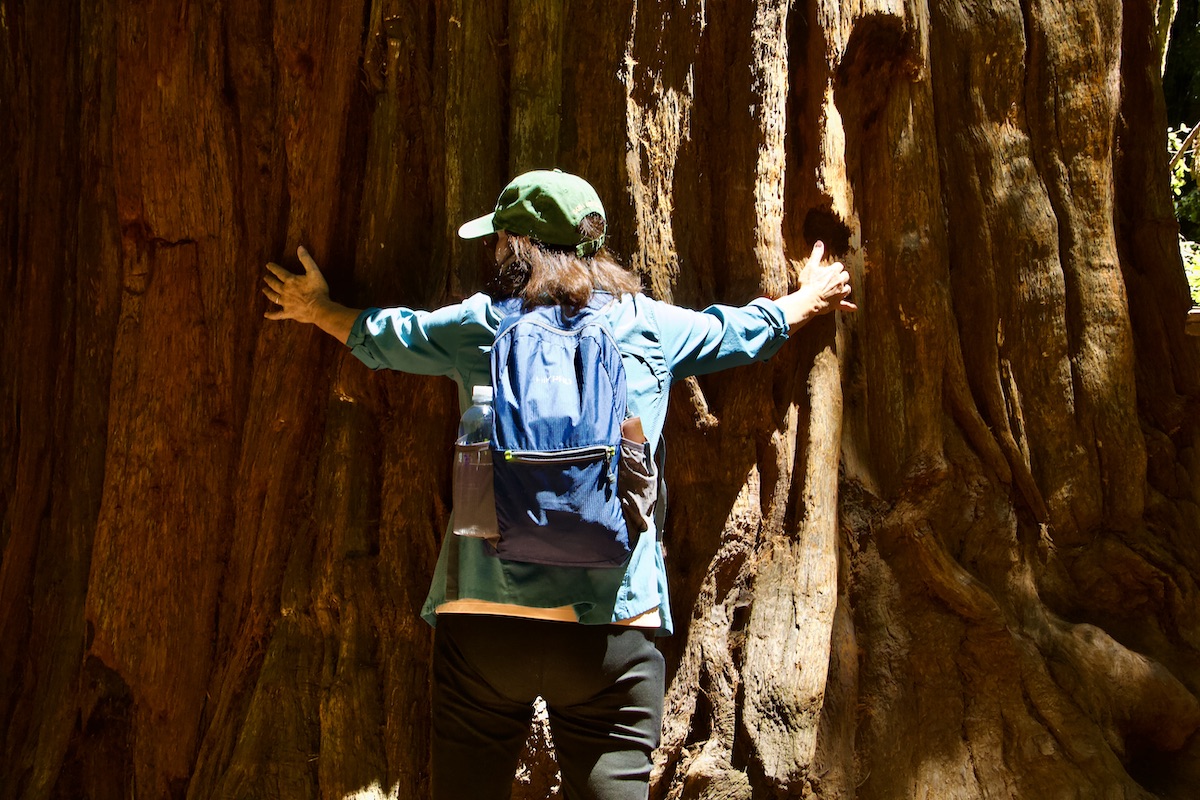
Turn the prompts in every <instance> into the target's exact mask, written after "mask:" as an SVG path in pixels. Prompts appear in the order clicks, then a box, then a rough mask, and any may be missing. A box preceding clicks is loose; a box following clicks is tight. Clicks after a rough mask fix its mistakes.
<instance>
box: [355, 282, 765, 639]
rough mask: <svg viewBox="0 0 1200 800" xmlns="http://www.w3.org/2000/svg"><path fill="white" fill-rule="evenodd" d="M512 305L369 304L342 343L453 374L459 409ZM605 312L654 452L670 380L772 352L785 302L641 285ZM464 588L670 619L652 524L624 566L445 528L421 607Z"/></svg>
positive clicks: (635, 411) (531, 602)
mask: <svg viewBox="0 0 1200 800" xmlns="http://www.w3.org/2000/svg"><path fill="white" fill-rule="evenodd" d="M511 310H512V307H511V304H507V305H506V304H499V303H494V302H493V301H492V300H491V298H489V297H488V296H487V295H484V294H477V295H474V296H473V297H470V298H468V299H466V300H465V301H463V302H462V303H458V304H455V305H450V306H445V307H444V308H440V309H437V310H436V311H416V310H412V309H407V308H390V309H377V308H372V309H367V310H366V311H364V312H363V313H362V314H360V315H359V317H358V319H357V320H356V321H355V323H354V327H353V328H352V329H351V331H350V338H349V339H348V340H347V341H346V344H347V346H348V347H349V348H350V351H351V352H352V353H353V354H354V356H355V357H356V358H358V359H359V360H360V361H362V362H363V363H364V364H366V365H367V366H368V367H370V368H372V369H395V370H401V371H404V372H412V373H416V374H419V375H445V376H446V377H448V378H452V379H454V381H455V383H457V384H458V400H459V406H460V410H466V408H467V407H468V406H469V405H470V404H471V387H472V386H479V385H489V384H490V383H491V374H490V360H489V355H490V351H491V346H492V341H493V339H494V338H495V335H496V330H497V328H498V327H499V326H500V322H501V320H502V319H503V318H504V316H505V315H506V314H507V313H511ZM605 313H606V314H607V316H608V321H609V324H610V326H611V327H612V331H613V335H614V337H615V338H616V341H617V347H618V348H619V349H620V351H621V358H622V364H623V365H624V367H625V379H626V385H627V390H628V403H629V413H630V414H631V415H634V416H640V417H641V418H642V427H643V429H644V430H645V432H646V438H647V439H649V440H650V442H651V444H652V447H653V448H654V450H655V452H656V453H657V450H658V448H659V447H660V446H661V444H660V443H661V440H662V430H663V425H664V424H665V422H666V418H667V397H668V394H669V392H670V389H671V385H672V384H673V383H674V382H675V381H677V380H679V379H681V378H686V377H687V376H689V375H701V374H704V373H709V372H716V371H717V370H722V369H728V368H729V367H736V366H740V365H743V364H749V363H751V362H753V361H760V360H764V359H767V358H770V357H771V356H772V355H774V354H775V353H776V352H777V351H778V350H779V348H780V347H781V346H782V345H783V343H784V342H785V341H786V340H787V335H788V334H787V322H786V321H785V319H784V315H783V311H782V310H781V309H780V308H779V306H778V305H776V304H775V303H774V302H772V301H771V300H767V299H765V298H760V299H758V300H755V301H753V302H751V303H750V304H749V305H746V306H742V307H740V308H737V307H733V306H723V305H713V306H709V307H708V308H706V309H704V310H703V311H692V310H691V309H686V308H680V307H678V306H673V305H670V304H669V303H663V302H660V301H657V300H652V299H650V298H649V297H646V296H645V295H642V294H638V295H625V296H623V297H622V298H621V299H620V300H618V301H614V302H613V303H612V304H611V305H610V306H608V308H607V309H606V310H605ZM446 452H447V454H449V452H450V443H449V442H448V443H447V446H446ZM447 457H448V456H447ZM658 524H659V525H661V517H660V519H659V520H658ZM459 599H472V600H485V601H488V602H493V603H509V604H512V605H519V606H525V607H527V608H557V607H559V606H568V605H569V606H572V607H574V609H575V613H576V616H577V617H578V619H579V621H580V622H582V623H586V624H605V623H609V622H615V621H618V620H625V619H631V618H633V617H636V616H638V615H639V614H644V613H646V612H647V611H650V610H652V609H654V608H658V609H659V613H660V615H661V618H662V626H663V627H662V630H661V631H660V632H662V633H670V632H671V630H672V629H673V625H672V620H671V608H670V600H669V597H668V593H667V573H666V569H665V567H664V565H663V555H662V546H661V544H660V542H659V537H658V535H657V531H656V530H654V529H651V530H649V531H646V532H645V533H643V534H642V535H641V536H639V537H638V539H637V544H636V545H635V546H634V549H633V552H632V553H631V554H630V557H629V561H628V562H627V563H626V565H625V566H624V567H609V568H599V569H589V568H582V567H549V566H542V565H538V564H526V563H523V562H517V561H506V560H504V559H501V558H497V557H495V556H491V555H488V553H487V552H486V551H485V547H484V542H483V541H482V540H480V539H473V538H468V537H460V536H453V535H447V536H445V537H443V539H442V549H441V553H440V555H439V557H438V564H437V569H436V570H435V571H434V576H433V585H432V586H431V587H430V589H429V596H428V598H427V599H426V600H425V606H424V608H423V609H422V610H421V615H422V617H423V618H424V619H425V620H426V621H428V622H429V623H430V624H431V625H432V624H436V621H437V613H436V612H437V608H438V606H440V605H442V604H443V603H446V602H448V601H451V600H459Z"/></svg>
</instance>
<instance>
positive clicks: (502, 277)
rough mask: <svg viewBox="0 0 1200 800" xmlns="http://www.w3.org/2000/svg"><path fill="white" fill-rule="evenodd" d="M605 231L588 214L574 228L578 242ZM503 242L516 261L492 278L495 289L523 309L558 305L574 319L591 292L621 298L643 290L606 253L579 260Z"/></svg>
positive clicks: (571, 254) (526, 243) (550, 248)
mask: <svg viewBox="0 0 1200 800" xmlns="http://www.w3.org/2000/svg"><path fill="white" fill-rule="evenodd" d="M604 230H605V224H604V217H602V216H600V215H599V214H588V215H587V216H586V217H584V218H583V221H582V222H580V223H579V237H580V241H588V240H591V239H596V238H599V237H600V236H602V235H603V234H604ZM508 237H509V239H508V241H509V244H510V246H511V247H512V251H513V255H514V256H515V258H513V259H512V260H511V261H510V262H509V263H508V264H507V266H505V267H503V268H502V269H501V271H500V274H499V275H497V276H496V283H497V286H496V288H497V289H498V291H499V293H501V294H503V295H505V296H508V297H519V298H521V302H522V304H523V305H524V306H525V308H527V309H528V308H534V307H536V306H551V305H558V306H563V307H564V308H566V309H568V310H569V311H570V312H572V313H574V312H575V311H578V310H579V309H581V308H583V307H584V306H585V305H587V303H588V301H589V300H591V298H592V292H593V291H594V290H599V291H603V292H608V293H610V294H612V295H613V296H614V297H620V296H621V295H623V294H637V293H638V292H640V291H641V289H642V282H641V280H640V279H639V278H638V277H637V276H636V275H634V274H633V273H632V272H630V271H629V270H627V269H625V268H624V267H622V266H621V265H620V264H619V263H618V262H617V260H616V258H615V257H613V255H612V253H610V252H609V251H608V248H606V247H603V246H601V247H600V249H599V250H597V251H596V252H595V253H594V254H592V255H588V256H580V255H577V254H576V252H575V248H573V247H556V246H554V245H548V244H543V243H541V242H539V241H536V240H534V239H531V238H529V237H528V236H521V235H518V234H515V233H509V234H508Z"/></svg>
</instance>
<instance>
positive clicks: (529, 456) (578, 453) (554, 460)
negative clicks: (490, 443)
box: [504, 444, 617, 464]
mask: <svg viewBox="0 0 1200 800" xmlns="http://www.w3.org/2000/svg"><path fill="white" fill-rule="evenodd" d="M616 454H617V448H615V447H611V446H609V445H606V444H597V445H592V446H590V447H574V448H571V449H570V450H554V451H550V452H546V451H541V450H505V451H504V460H505V461H515V462H517V463H518V464H520V463H526V464H572V463H575V462H577V461H595V460H597V459H599V458H600V457H601V456H603V457H604V458H612V457H613V456H615V455H616Z"/></svg>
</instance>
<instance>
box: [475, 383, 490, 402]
mask: <svg viewBox="0 0 1200 800" xmlns="http://www.w3.org/2000/svg"><path fill="white" fill-rule="evenodd" d="M471 402H472V403H475V404H476V405H478V404H479V403H490V402H492V387H490V386H475V387H472V389H471Z"/></svg>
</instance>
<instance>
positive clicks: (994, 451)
mask: <svg viewBox="0 0 1200 800" xmlns="http://www.w3.org/2000/svg"><path fill="white" fill-rule="evenodd" d="M1167 10H1169V7H1168V6H1167V5H1166V4H1163V5H1160V4H1158V3H1155V2H1150V0H1129V1H1128V2H1123V3H1122V2H1118V0H1090V1H1089V2H1084V1H1083V0H1066V1H1065V2H1060V3H1050V2H1042V1H1041V0H1028V1H1027V2H1024V3H1017V2H1013V1H1012V0H1000V1H999V2H993V3H986V4H981V3H963V2H949V1H948V0H892V1H891V2H883V1H882V0H862V2H856V3H837V2H827V1H826V0H814V2H806V3H791V4H789V3H786V2H779V1H777V2H768V1H767V0H736V1H734V2H728V3H725V2H722V3H707V4H706V3H695V2H693V3H679V2H645V0H643V1H642V2H635V0H577V1H576V2H572V3H568V4H564V3H557V2H553V0H508V2H507V3H505V2H500V1H499V0H497V2H473V1H472V0H444V1H443V2H436V3H429V2H425V1H424V0H330V2H316V0H296V1H295V2H288V3H275V2H264V1H262V0H246V1H245V2H241V1H239V2H226V3H221V2H199V1H197V0H176V2H174V3H168V2H165V0H143V1H142V2H119V1H118V0H96V1H95V2H86V3H83V2H81V3H75V4H69V3H62V2H47V3H22V2H19V0H0V43H2V44H0V98H3V105H2V106H0V108H2V109H3V111H4V113H3V114H0V254H2V255H0V258H2V259H3V261H2V262H0V263H2V264H3V269H2V270H0V319H3V326H2V328H0V375H2V376H3V380H2V381H0V509H2V511H3V523H2V525H3V527H2V528H0V733H2V735H3V753H4V757H3V759H0V800H4V799H6V798H31V799H36V798H59V797H63V798H65V797H85V796H86V797H91V798H97V799H104V798H132V797H135V796H136V797H173V798H197V799H198V798H215V797H229V798H241V797H279V798H336V799H338V800H341V799H342V798H346V797H397V798H409V797H420V796H423V795H424V794H425V793H426V792H427V789H428V749H429V736H428V731H429V720H428V712H427V708H428V703H427V699H428V693H429V686H428V683H429V668H428V660H429V649H430V631H429V629H428V628H427V627H426V626H425V624H424V623H423V622H421V621H420V620H419V618H418V616H417V613H418V610H419V608H420V605H421V602H422V600H423V598H424V592H425V588H426V585H427V582H428V579H429V576H430V575H431V573H432V570H433V564H434V561H435V559H436V554H437V548H438V542H439V540H440V537H441V534H442V531H443V530H444V527H445V523H446V519H447V514H448V508H447V503H448V496H449V491H448V488H449V485H448V479H449V471H448V466H449V449H448V442H449V441H450V438H451V435H452V430H453V425H454V418H455V416H456V414H455V407H456V403H455V393H454V391H453V388H452V387H451V385H450V384H449V382H447V381H439V380H438V379H428V378H420V377H413V376H406V375H401V374H395V373H372V372H370V371H369V370H367V369H365V368H364V367H362V366H361V365H360V364H359V363H358V362H357V361H355V360H354V359H352V358H351V357H349V356H348V355H347V354H346V352H345V351H344V348H342V347H341V346H340V345H338V344H337V343H336V342H334V341H332V340H331V339H328V337H325V336H324V335H323V334H321V333H320V332H319V331H317V330H315V329H312V328H308V327H303V326H299V325H295V324H293V323H270V322H266V321H264V320H263V319H262V313H263V312H264V311H265V310H266V301H265V299H264V298H262V297H261V295H260V294H259V292H258V287H259V282H260V278H261V275H262V265H263V264H264V263H265V262H266V261H268V260H272V259H274V260H280V259H283V260H285V261H287V262H289V263H291V264H292V265H293V267H294V266H295V262H294V260H292V259H293V257H292V254H293V253H294V251H295V248H296V246H297V245H298V244H304V245H306V246H307V247H308V248H309V250H310V251H311V252H312V253H314V255H315V256H316V258H317V260H318V261H319V262H320V263H321V264H322V266H323V268H324V269H325V270H326V273H327V275H328V276H329V277H330V280H331V283H332V284H333V288H334V294H335V296H336V297H337V298H338V299H341V300H343V301H346V302H348V303H350V304H352V305H359V306H362V305H368V304H369V305H387V304H406V305H411V306H417V307H431V306H435V305H437V304H440V303H444V302H448V301H452V300H454V299H456V298H459V297H462V296H464V295H465V294H466V293H468V292H471V291H473V290H474V289H475V288H477V287H478V286H479V277H480V266H481V258H482V254H481V253H480V252H479V249H478V247H477V246H476V245H472V244H470V243H464V242H461V241H459V240H458V239H457V238H456V237H455V236H454V235H453V232H454V229H455V227H456V225H457V224H458V223H459V222H460V221H462V220H463V219H466V218H468V217H471V216H474V215H477V214H478V213H480V212H481V211H482V210H484V209H486V208H488V207H490V205H491V203H492V202H493V201H494V198H495V195H496V193H497V191H498V190H499V188H500V187H501V186H502V185H503V183H504V182H505V180H506V179H507V178H508V177H510V176H511V175H513V174H515V173H517V172H520V171H523V170H526V169H530V168H535V167H548V166H560V167H562V168H564V169H568V170H571V171H574V172H578V173H581V174H583V175H585V176H587V177H588V178H589V180H591V181H592V182H593V183H594V184H595V185H596V187H597V189H598V190H599V192H600V194H601V196H602V197H603V198H604V199H605V203H606V206H607V208H608V209H609V216H610V224H611V229H612V231H613V234H614V235H613V236H612V239H611V241H612V242H613V244H614V246H615V249H616V250H617V251H618V252H620V253H623V254H624V255H625V256H626V258H627V260H628V262H629V263H630V265H631V266H632V267H633V268H634V269H635V270H637V272H638V273H639V274H640V275H641V276H642V278H643V280H644V282H645V285H646V286H647V288H648V290H649V291H650V292H652V293H653V294H654V295H656V296H658V297H660V298H663V299H668V300H672V301H675V302H678V303H681V304H684V305H689V306H693V307H698V306H702V305H705V304H707V303H709V302H713V301H726V302H744V301H747V300H749V299H751V298H753V297H756V296H759V295H762V294H767V295H777V294H779V293H782V292H784V291H786V289H787V287H788V286H789V285H794V266H793V263H792V260H793V259H801V260H802V259H803V258H804V257H805V256H806V254H807V252H808V249H809V247H810V246H811V243H812V242H813V241H815V240H816V239H821V240H823V241H825V242H826V243H827V245H828V248H829V250H830V252H831V253H832V254H833V255H835V256H836V257H838V258H840V259H841V260H842V261H844V263H846V264H847V266H848V267H849V268H850V270H851V273H852V275H853V277H854V284H855V289H854V297H855V298H856V299H857V301H858V303H859V306H860V310H859V312H858V313H857V314H856V315H853V316H849V315H842V316H841V317H840V318H839V319H838V320H836V321H835V320H834V319H833V318H824V319H822V320H820V321H818V322H816V323H814V324H812V325H811V326H809V327H807V328H805V329H804V330H803V331H802V332H801V333H799V334H798V335H797V336H795V337H794V338H795V339H796V341H794V342H792V343H791V344H789V345H788V346H787V347H786V348H785V349H784V351H783V352H782V353H781V354H780V355H779V356H777V357H776V358H775V359H773V360H772V361H771V362H769V363H768V364H763V365H757V366H754V367H748V368H744V369H741V370H739V371H737V372H734V373H725V374H721V375H716V376H712V377H707V378H703V379H700V380H694V379H693V380H689V381H687V382H686V383H684V384H682V385H680V386H678V387H676V392H675V394H676V398H675V402H674V404H673V406H672V412H671V418H670V420H669V424H668V430H667V438H668V442H669V448H668V449H669V464H668V470H667V477H668V482H669V484H670V486H671V493H670V501H671V513H670V517H669V522H668V526H667V530H666V533H665V541H666V548H667V560H668V568H669V570H670V571H671V573H672V574H671V581H672V586H673V592H674V606H675V616H676V618H677V620H678V628H679V631H678V632H677V633H676V635H675V636H674V637H672V638H670V639H666V640H663V641H662V642H661V645H662V648H663V650H664V651H665V653H666V654H667V657H668V664H669V679H670V683H669V689H668V697H667V716H666V720H665V725H664V739H663V746H662V747H661V748H660V750H659V751H658V753H657V754H656V769H655V776H654V782H653V786H652V793H653V795H654V796H655V797H658V798H750V797H755V798H772V797H780V798H782V797H801V796H812V797H819V798H851V797H856V798H863V799H864V800H868V799H872V800H873V799H874V798H908V797H937V798H958V797H961V798H984V797H1028V798H1035V797H1036V798H1045V797H1051V798H1067V797H1099V796H1103V797H1127V798H1144V797H1163V798H1186V797H1191V796H1192V793H1194V790H1195V786H1197V785H1200V734H1198V733H1197V731H1198V730H1200V700H1198V699H1197V698H1198V696H1200V602H1198V592H1197V581H1198V580H1200V544H1198V541H1197V537H1196V532H1197V531H1198V530H1200V422H1198V421H1197V420H1200V413H1198V412H1200V340H1197V339H1194V338H1188V337H1186V336H1185V335H1184V331H1183V326H1184V317H1185V313H1186V310H1187V308H1188V307H1189V306H1190V300H1189V297H1188V291H1187V285H1186V281H1185V278H1184V274H1183V270H1182V266H1181V263H1180V258H1179V253H1178V249H1177V247H1178V246H1177V239H1176V225H1175V222H1174V219H1173V217H1172V207H1171V201H1170V195H1169V192H1168V186H1167V172H1166V152H1165V148H1164V138H1165V133H1164V131H1165V112H1164V110H1163V103H1162V92H1161V86H1160V81H1159V77H1158V76H1159V70H1160V68H1161V63H1162V48H1163V42H1162V40H1161V31H1163V30H1165V25H1164V24H1162V23H1163V20H1164V19H1166V18H1167V17H1168V16H1169V15H1168V14H1165V13H1164V12H1165V11H1167ZM518 784H519V788H518V790H517V795H518V796H522V797H544V796H546V795H547V793H549V792H556V791H557V790H556V789H555V788H554V787H555V785H556V781H555V779H554V765H553V759H552V745H551V743H550V742H549V741H548V739H547V735H546V733H545V726H544V725H540V724H539V725H535V730H534V735H533V736H531V742H530V751H529V753H528V754H527V758H526V761H525V763H524V764H523V765H522V768H521V770H520V771H519V777H518Z"/></svg>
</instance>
